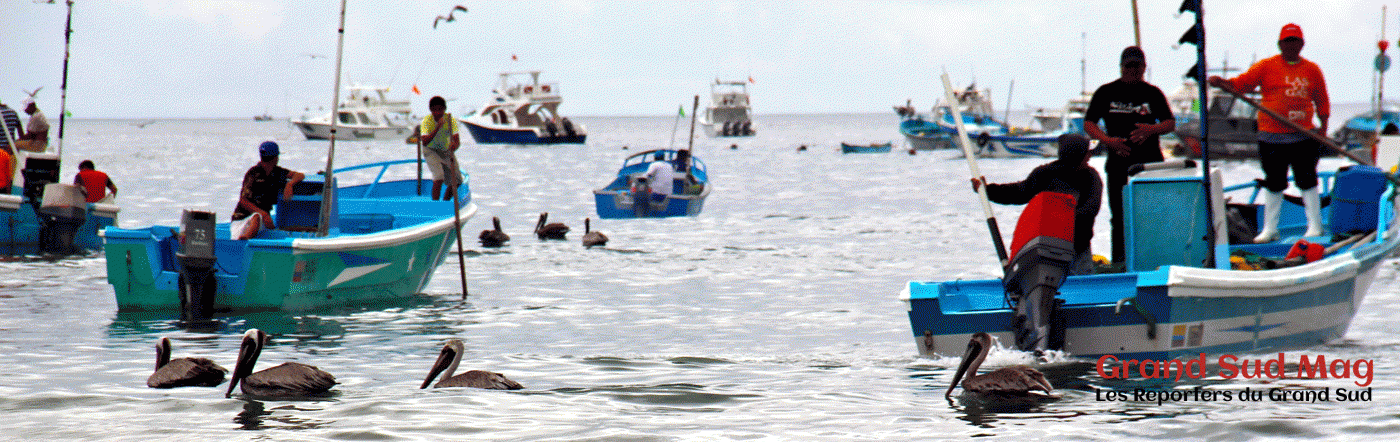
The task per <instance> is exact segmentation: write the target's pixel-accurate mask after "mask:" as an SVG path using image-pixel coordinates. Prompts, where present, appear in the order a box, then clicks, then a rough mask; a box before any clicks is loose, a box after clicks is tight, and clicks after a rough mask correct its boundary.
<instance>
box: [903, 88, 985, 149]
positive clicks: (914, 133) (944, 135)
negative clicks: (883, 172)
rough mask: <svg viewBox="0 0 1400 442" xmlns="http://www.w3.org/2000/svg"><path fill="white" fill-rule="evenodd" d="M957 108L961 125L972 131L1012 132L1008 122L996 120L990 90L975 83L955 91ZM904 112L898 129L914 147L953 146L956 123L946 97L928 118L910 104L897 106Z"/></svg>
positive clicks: (981, 132) (946, 147)
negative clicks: (981, 88) (979, 88)
mask: <svg viewBox="0 0 1400 442" xmlns="http://www.w3.org/2000/svg"><path fill="white" fill-rule="evenodd" d="M954 97H956V100H957V101H958V110H959V111H960V112H961V113H962V124H963V127H965V128H966V129H967V132H968V133H969V134H972V135H973V136H978V135H980V134H987V135H989V136H990V135H1005V134H1006V133H1007V132H1009V131H1010V128H1009V127H1008V126H1007V125H1006V123H1004V122H1002V121H1000V120H997V119H996V117H994V116H993V114H992V102H991V91H990V90H986V89H983V90H978V89H977V86H976V85H972V86H968V87H967V89H965V90H963V91H962V92H955V93H954ZM896 112H898V113H899V114H900V115H901V117H902V118H901V121H900V122H899V132H900V133H901V134H904V137H905V138H906V139H908V140H909V145H910V146H911V147H913V148H914V149H915V150H937V149H953V148H955V147H956V145H954V144H953V137H954V136H956V135H957V133H958V132H957V131H958V129H957V126H956V125H955V123H954V122H953V120H954V118H953V112H952V109H951V108H950V107H948V103H947V102H946V100H939V103H938V105H936V106H934V108H933V116H932V117H927V116H925V115H922V114H917V113H914V112H913V109H912V107H911V106H908V105H906V106H905V107H903V108H899V107H896Z"/></svg>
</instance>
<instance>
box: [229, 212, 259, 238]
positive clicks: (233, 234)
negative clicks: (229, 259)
mask: <svg viewBox="0 0 1400 442" xmlns="http://www.w3.org/2000/svg"><path fill="white" fill-rule="evenodd" d="M254 221H256V222H262V214H261V213H254V214H252V215H248V217H247V218H243V219H240V220H237V221H229V223H228V239H238V236H239V235H242V234H243V229H245V228H247V227H248V223H250V222H254ZM259 230H261V226H259Z"/></svg>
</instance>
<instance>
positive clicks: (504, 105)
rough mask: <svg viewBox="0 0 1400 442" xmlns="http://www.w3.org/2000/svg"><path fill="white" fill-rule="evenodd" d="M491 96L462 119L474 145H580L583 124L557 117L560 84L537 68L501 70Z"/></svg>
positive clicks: (585, 135)
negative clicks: (543, 80) (542, 77)
mask: <svg viewBox="0 0 1400 442" xmlns="http://www.w3.org/2000/svg"><path fill="white" fill-rule="evenodd" d="M500 76H501V78H500V83H498V84H497V85H496V89H495V90H493V91H492V97H491V99H490V100H487V101H486V104H483V105H482V106H481V108H480V109H477V110H474V111H471V112H469V113H468V114H467V116H466V118H463V119H462V123H465V124H466V126H467V130H468V131H469V132H471V134H472V139H473V140H475V141H476V143H477V144H561V143H563V144H583V142H584V141H585V140H586V139H587V137H588V131H587V130H586V129H584V127H583V125H581V124H578V123H574V122H573V121H570V120H569V119H568V118H567V117H562V116H559V104H560V103H562V102H563V101H564V100H563V99H562V98H560V96H559V85H558V84H556V83H540V71H527V72H502V73H501V74H500Z"/></svg>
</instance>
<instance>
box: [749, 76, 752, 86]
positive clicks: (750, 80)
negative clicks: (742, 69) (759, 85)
mask: <svg viewBox="0 0 1400 442" xmlns="http://www.w3.org/2000/svg"><path fill="white" fill-rule="evenodd" d="M749 83H750V84H752V83H753V76H752V75H750V76H749Z"/></svg>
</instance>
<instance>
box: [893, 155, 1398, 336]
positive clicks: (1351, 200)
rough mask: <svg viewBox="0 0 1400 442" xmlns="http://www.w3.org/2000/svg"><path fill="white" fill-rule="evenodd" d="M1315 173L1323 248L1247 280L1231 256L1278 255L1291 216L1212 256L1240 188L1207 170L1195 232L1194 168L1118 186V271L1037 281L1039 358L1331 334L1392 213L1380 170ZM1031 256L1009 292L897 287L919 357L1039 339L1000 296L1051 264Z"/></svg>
mask: <svg viewBox="0 0 1400 442" xmlns="http://www.w3.org/2000/svg"><path fill="white" fill-rule="evenodd" d="M1144 175H1146V174H1144ZM1322 175H1324V176H1323V180H1324V183H1323V188H1322V189H1321V190H1322V191H1323V192H1324V193H1325V194H1330V196H1331V203H1330V205H1329V206H1328V207H1326V208H1324V211H1323V218H1324V219H1325V220H1327V221H1326V227H1327V229H1328V230H1327V232H1328V235H1327V236H1324V237H1311V238H1306V239H1307V240H1308V241H1311V242H1314V243H1317V244H1319V245H1321V246H1325V247H1326V251H1325V254H1324V255H1323V256H1322V257H1321V258H1320V259H1316V260H1314V261H1311V262H1300V261H1298V260H1297V259H1294V260H1285V261H1283V262H1282V264H1284V265H1281V266H1277V267H1276V268H1268V267H1269V266H1268V265H1265V266H1263V267H1265V268H1264V269H1258V270H1256V269H1254V268H1255V267H1256V266H1255V265H1253V264H1250V263H1249V262H1248V261H1246V260H1244V259H1243V258H1244V257H1246V256H1254V257H1258V256H1266V257H1284V256H1285V255H1286V254H1288V253H1289V252H1290V248H1292V247H1294V244H1295V242H1296V241H1298V240H1300V239H1304V238H1301V237H1300V235H1301V234H1302V232H1303V231H1304V230H1305V227H1304V224H1305V222H1306V218H1305V215H1304V214H1303V209H1302V207H1301V206H1299V205H1297V204H1293V203H1290V202H1285V203H1284V204H1285V207H1284V210H1283V216H1282V218H1281V220H1280V221H1281V222H1280V224H1281V228H1280V230H1281V236H1282V237H1283V238H1284V239H1282V240H1280V241H1277V242H1273V243H1267V244H1253V243H1247V244H1218V245H1215V246H1212V245H1211V244H1210V243H1208V242H1207V241H1205V240H1204V239H1203V238H1205V237H1207V236H1208V235H1207V234H1208V233H1209V232H1207V230H1208V226H1211V225H1215V226H1217V228H1216V231H1215V232H1214V235H1215V236H1216V237H1217V238H1225V237H1229V236H1230V233H1227V232H1226V227H1225V226H1226V224H1227V221H1226V215H1225V214H1224V213H1225V212H1226V210H1225V203H1224V198H1223V195H1225V194H1234V195H1235V196H1236V198H1235V199H1234V201H1250V202H1251V203H1250V204H1249V205H1246V206H1243V207H1247V208H1249V209H1257V208H1258V206H1256V205H1253V204H1252V201H1253V197H1254V196H1256V195H1257V194H1258V193H1259V191H1258V190H1257V189H1256V188H1255V187H1254V184H1253V183H1249V184H1241V185H1237V186H1232V187H1229V188H1226V189H1223V190H1220V185H1219V184H1218V183H1220V180H1219V173H1218V172H1216V173H1214V174H1212V178H1211V181H1210V182H1212V184H1213V185H1212V187H1214V188H1215V189H1217V190H1215V191H1213V192H1211V193H1210V194H1211V195H1213V196H1212V198H1211V199H1212V200H1213V201H1212V202H1211V204H1212V206H1213V207H1214V209H1213V211H1212V213H1214V214H1215V215H1214V217H1213V218H1214V222H1208V220H1207V218H1206V213H1207V211H1206V210H1205V209H1206V206H1205V203H1203V202H1202V201H1201V200H1203V199H1205V198H1204V195H1206V192H1203V188H1204V187H1203V183H1205V182H1206V181H1205V180H1203V177H1202V175H1201V174H1200V173H1199V172H1194V171H1191V172H1189V173H1182V172H1181V171H1178V172H1176V173H1162V174H1159V175H1156V176H1137V177H1134V178H1133V179H1132V180H1131V181H1130V183H1129V184H1128V186H1127V187H1126V188H1125V189H1124V204H1125V207H1124V211H1125V217H1126V220H1125V221H1126V227H1127V231H1126V235H1127V237H1128V238H1129V241H1128V243H1127V269H1126V270H1127V271H1126V272H1125V273H1114V274H1098V275H1086V276H1068V277H1067V278H1066V277H1064V276H1063V275H1064V273H1063V271H1061V272H1060V273H1059V274H1058V277H1057V278H1058V279H1056V278H1055V277H1052V278H1050V279H1049V280H1052V281H1055V282H1059V281H1063V284H1061V285H1059V286H1058V287H1053V288H1051V289H1050V290H1051V291H1050V292H1049V293H1051V294H1052V295H1053V298H1039V299H1049V300H1050V301H1049V302H1048V303H1042V304H1041V305H1043V306H1044V311H1047V312H1049V313H1044V314H1045V316H1046V317H1048V318H1049V319H1048V322H1047V323H1046V325H1047V326H1048V338H1049V341H1050V342H1051V343H1052V346H1050V347H1049V348H1056V347H1059V348H1062V349H1063V350H1064V351H1066V352H1067V353H1069V354H1071V355H1074V356H1077V357H1089V358H1094V357H1099V356H1102V355H1114V356H1116V357H1117V358H1119V359H1123V360H1127V359H1139V360H1142V359H1157V360H1165V359H1170V358H1177V357H1195V356H1197V355H1199V354H1201V353H1210V354H1229V353H1256V352H1273V351H1282V350H1286V349H1296V348H1303V347H1308V346H1312V345H1317V344H1322V343H1326V342H1330V341H1333V340H1336V339H1339V338H1341V337H1342V336H1343V335H1345V334H1346V331H1347V327H1348V326H1349V325H1350V323H1351V319H1352V317H1353V316H1354V315H1355V314H1356V312H1357V309H1358V308H1359V307H1360V306H1361V302H1362V298H1363V297H1364V296H1365V294H1366V291H1367V288H1368V287H1369V285H1370V282H1371V280H1372V278H1374V277H1375V275H1376V272H1377V270H1378V269H1379V267H1380V266H1379V264H1380V263H1381V261H1382V259H1384V258H1385V257H1386V256H1388V255H1390V254H1391V253H1393V252H1394V251H1395V250H1396V249H1397V247H1400V223H1397V222H1396V221H1397V220H1396V217H1395V214H1396V200H1395V185H1394V184H1392V183H1391V182H1390V181H1389V180H1388V178H1387V176H1386V175H1385V174H1384V173H1383V172H1381V171H1380V170H1379V169H1376V168H1374V167H1370V166H1352V167H1350V168H1344V170H1342V171H1339V172H1337V173H1324V174H1322ZM1250 192H1253V195H1251V194H1250ZM1070 207H1071V209H1070V210H1072V203H1071V205H1070ZM1253 211H1254V210H1246V211H1245V212H1253ZM1258 212H1262V210H1258ZM1022 216H1023V217H1024V216H1027V215H1025V214H1023V215H1022ZM1243 220H1248V221H1255V222H1258V219H1255V218H1254V217H1251V216H1244V217H1243V218H1239V219H1234V220H1231V223H1235V224H1238V223H1239V222H1243V223H1244V224H1252V223H1249V222H1248V221H1243ZM1237 221H1238V222H1237ZM1032 224H1034V223H1032ZM1160 226H1172V227H1173V228H1158V227H1160ZM1232 228H1233V226H1232ZM1019 230H1020V228H1019V227H1018V233H1019ZM1252 235H1253V233H1252V232H1245V234H1244V235H1240V236H1242V237H1244V238H1248V237H1250V236H1252ZM1334 235H1335V236H1334ZM1334 238H1337V239H1336V240H1334ZM1341 238H1346V239H1341ZM1240 242H1244V241H1240ZM1044 244H1050V243H1048V242H1047V243H1044ZM1023 249H1032V248H1031V247H1030V246H1025V247H1023ZM1034 250H1037V251H1038V252H1036V253H1021V254H1017V253H1015V252H1014V251H1013V252H1012V255H1013V257H1012V259H1011V262H1012V264H1011V266H1010V269H1011V270H1009V273H1011V274H1012V275H1013V276H1010V277H1008V278H1007V279H1008V280H1009V281H1013V283H1008V284H1004V283H1003V280H1000V279H986V280H958V281H937V282H925V281H913V282H910V283H909V284H908V285H907V286H906V287H905V289H904V290H903V293H902V295H901V297H902V299H903V300H904V301H905V302H906V303H907V306H908V308H909V323H910V326H911V331H912V338H913V340H914V342H915V344H916V345H917V347H918V349H919V353H920V354H922V355H934V354H939V355H944V356H957V355H959V354H961V352H962V351H963V350H964V349H965V348H966V345H967V342H968V340H969V338H970V337H971V335H972V334H973V333H976V332H988V333H991V334H992V335H994V336H997V337H998V338H999V339H1000V340H1001V341H1002V342H1004V343H1011V342H1018V346H1019V347H1021V348H1025V347H1024V346H1021V345H1019V343H1020V341H1018V335H1020V336H1025V335H1027V334H1032V333H1042V334H1045V333H1047V332H1046V331H1044V330H1046V329H1041V330H1042V331H1039V332H1037V331H1033V330H1030V331H1028V330H1026V327H1027V326H1026V325H1025V324H1028V323H1030V322H1034V321H1029V320H1027V319H1025V318H1028V317H1032V316H1033V315H1032V314H1030V313H1026V314H1019V315H1018V312H1017V310H1016V307H1012V303H1011V296H1010V295H1008V294H1009V293H1013V291H1014V290H1024V287H1026V286H1025V285H1020V286H1017V285H1016V284H1020V283H1019V282H1016V281H1020V280H1019V279H1017V278H1016V275H1020V274H1021V273H1019V272H1022V271H1024V270H1026V269H1031V268H1032V267H1030V266H1033V265H1039V264H1041V263H1043V262H1047V261H1045V260H1047V259H1051V258H1053V257H1054V256H1056V255H1055V254H1054V253H1048V252H1044V251H1046V250H1053V249H1049V248H1043V247H1041V246H1037V247H1036V248H1034ZM1069 253H1070V255H1071V256H1072V251H1069ZM1035 255H1039V256H1035ZM1232 256H1238V257H1239V258H1233V259H1232V258H1231V257H1232ZM1023 257H1025V258H1026V259H1025V260H1023ZM1037 260H1038V261H1037ZM1232 261H1240V262H1236V263H1234V264H1232ZM1260 262H1261V263H1273V262H1275V261H1260ZM1206 263H1209V264H1210V265H1208V266H1206V265H1203V264H1206ZM1017 287H1021V288H1020V289H1017ZM1024 299H1028V298H1022V300H1024ZM1020 304H1027V303H1025V302H1021V303H1020ZM1037 314H1039V313H1037Z"/></svg>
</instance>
